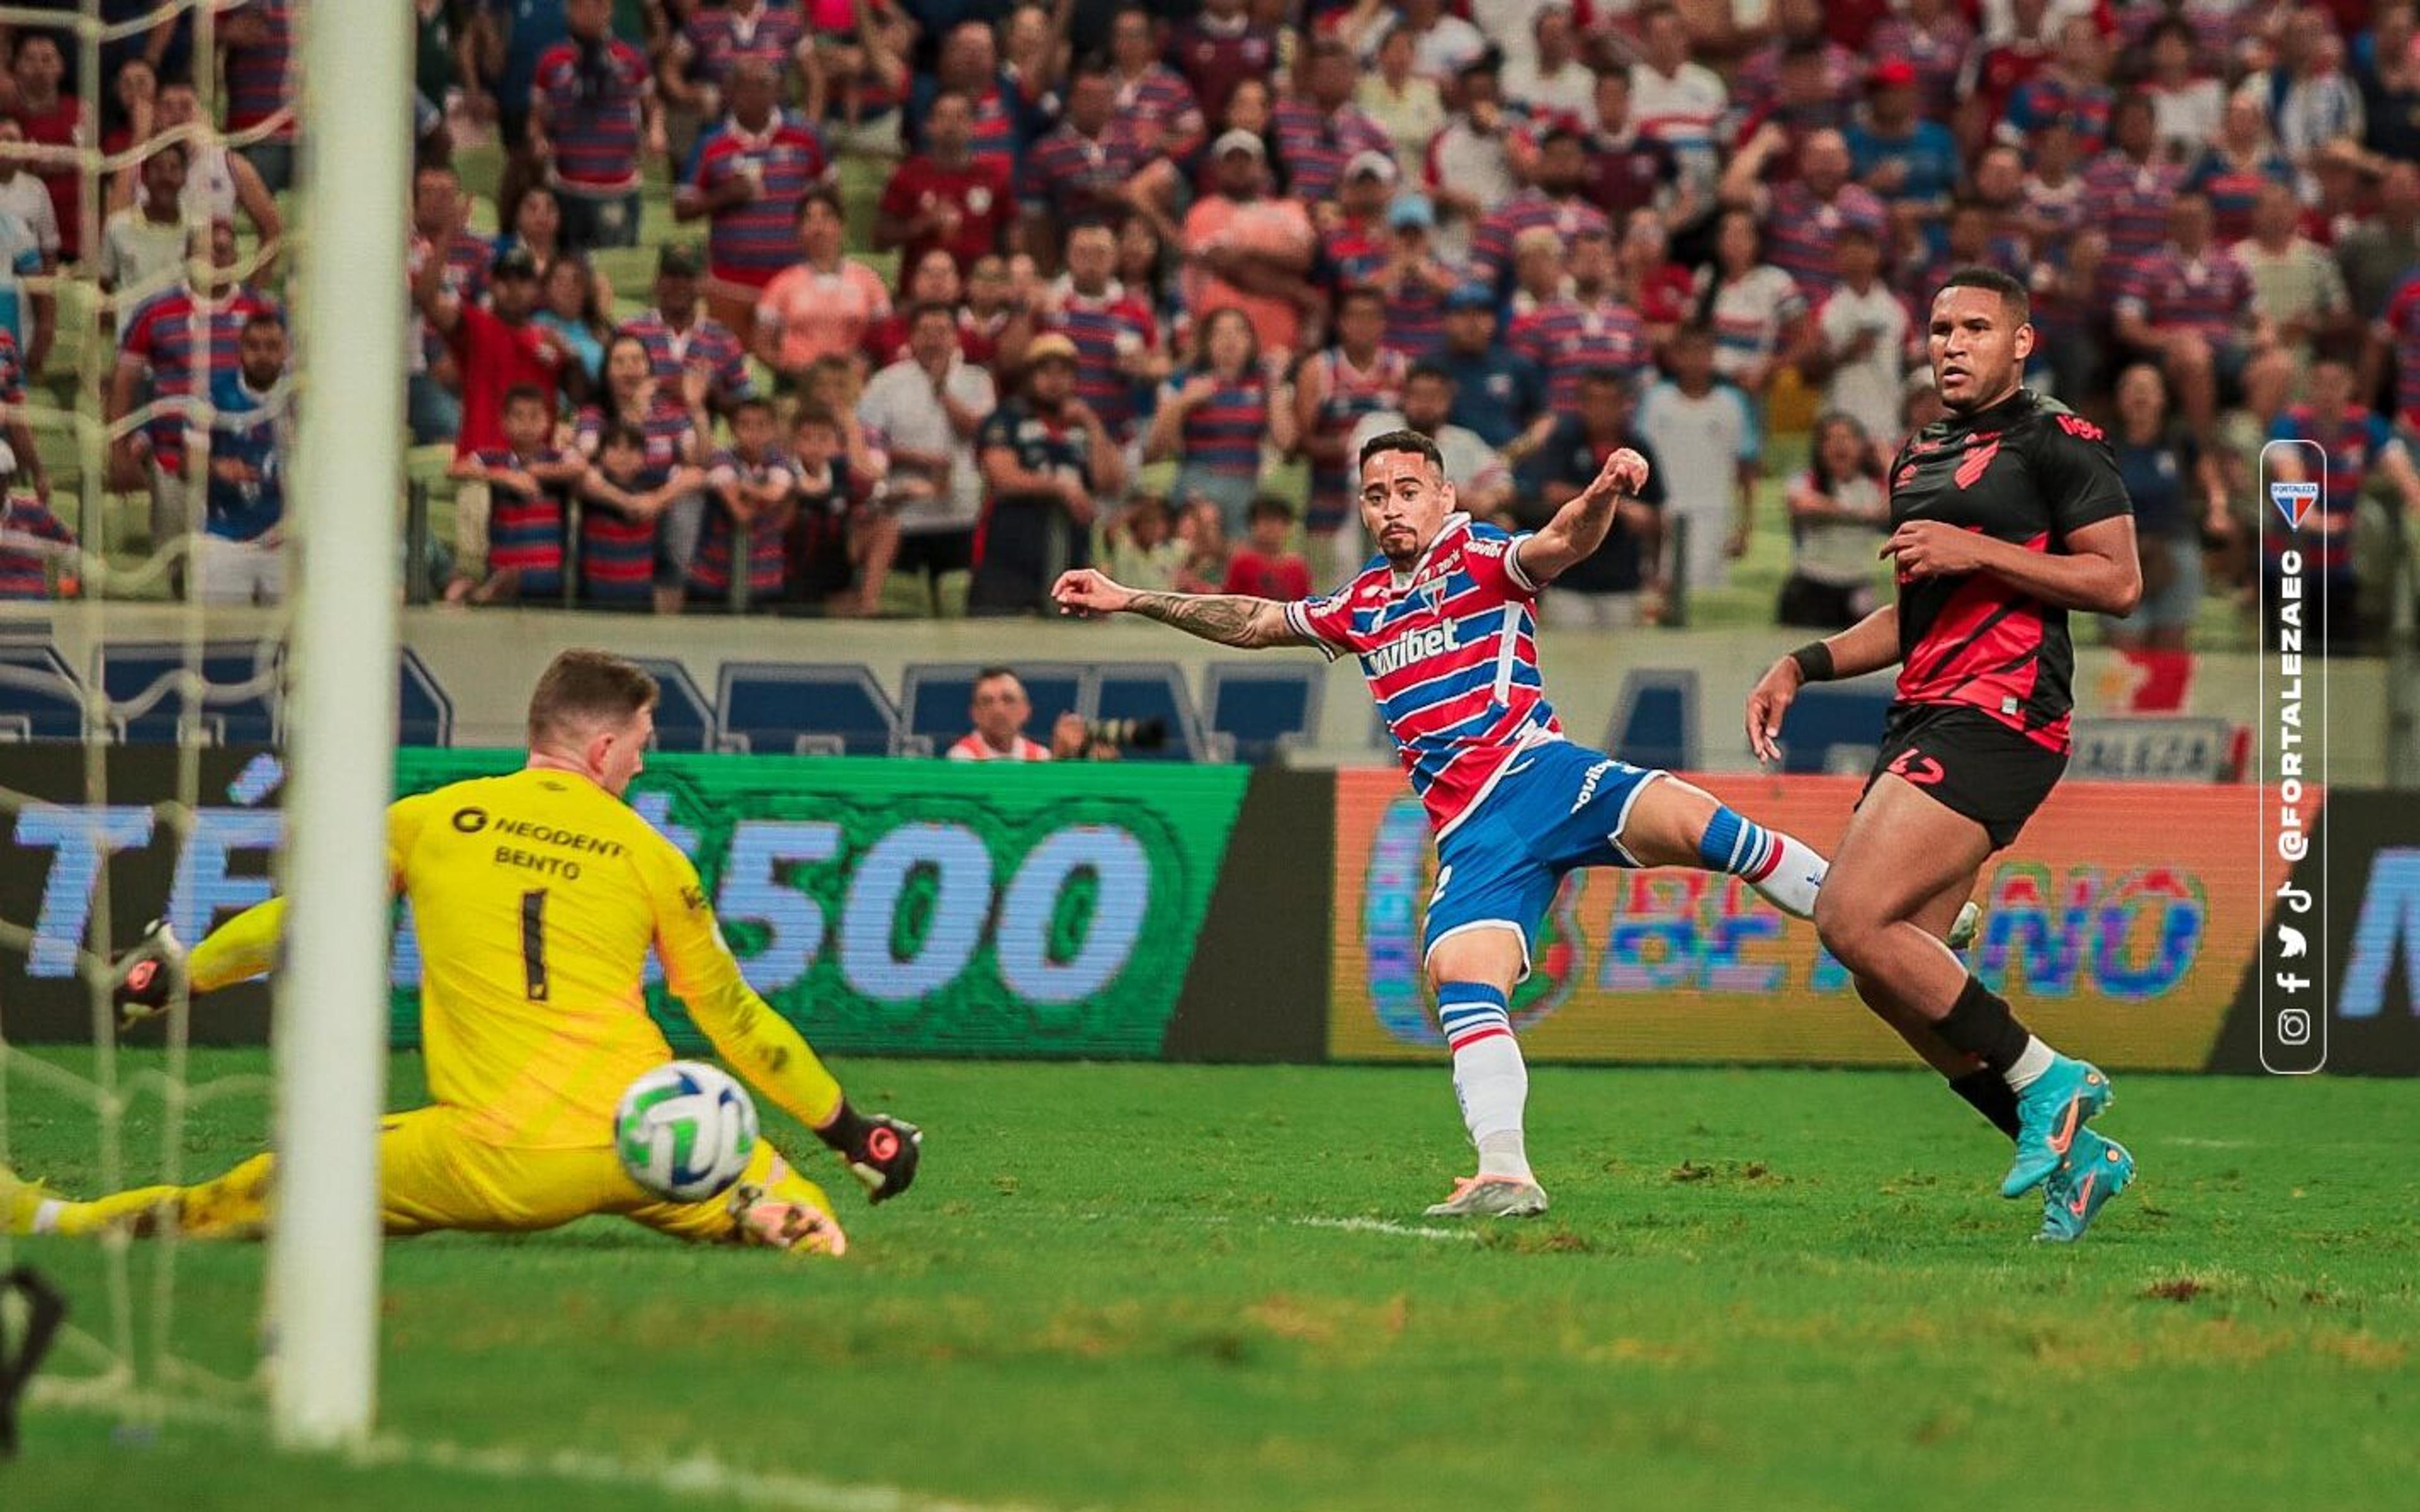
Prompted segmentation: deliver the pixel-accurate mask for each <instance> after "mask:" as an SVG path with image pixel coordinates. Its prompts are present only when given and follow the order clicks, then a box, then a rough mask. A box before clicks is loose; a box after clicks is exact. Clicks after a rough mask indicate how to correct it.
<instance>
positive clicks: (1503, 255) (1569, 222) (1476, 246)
mask: <svg viewBox="0 0 2420 1512" xmlns="http://www.w3.org/2000/svg"><path fill="white" fill-rule="evenodd" d="M1542 225H1543V226H1546V227H1548V228H1550V229H1552V230H1553V231H1554V233H1555V234H1556V235H1557V236H1559V237H1560V238H1562V239H1563V240H1564V242H1565V243H1566V244H1568V243H1569V242H1570V241H1572V239H1575V237H1577V236H1578V235H1579V234H1580V233H1581V232H1583V231H1593V232H1596V233H1598V234H1599V235H1604V236H1610V235H1611V234H1612V223H1611V222H1609V221H1607V220H1606V218H1605V212H1604V211H1603V210H1601V209H1598V208H1596V207H1595V206H1593V205H1591V204H1590V203H1589V202H1588V201H1586V200H1584V199H1581V198H1580V197H1579V196H1577V195H1576V194H1575V195H1574V196H1573V197H1571V198H1570V199H1556V198H1554V197H1553V196H1551V195H1549V194H1547V193H1546V192H1545V191H1544V190H1542V189H1536V188H1530V189H1525V190H1523V191H1521V192H1520V193H1517V194H1515V195H1513V196H1512V198H1511V199H1508V200H1506V201H1505V202H1504V203H1503V204H1501V205H1498V206H1497V207H1496V208H1495V209H1493V210H1491V211H1489V212H1488V215H1487V219H1485V220H1483V221H1481V222H1480V223H1479V229H1478V231H1477V232H1475V233H1474V234H1473V235H1472V237H1471V239H1470V264H1471V271H1472V273H1473V274H1475V275H1476V276H1477V277H1478V278H1479V279H1480V281H1481V282H1482V283H1485V284H1487V285H1491V286H1495V287H1501V286H1502V285H1503V284H1504V281H1505V280H1506V279H1508V278H1510V277H1512V243H1513V242H1515V241H1517V240H1518V239H1520V236H1521V233H1522V232H1524V231H1527V230H1529V229H1531V228H1532V227H1535V226H1542Z"/></svg>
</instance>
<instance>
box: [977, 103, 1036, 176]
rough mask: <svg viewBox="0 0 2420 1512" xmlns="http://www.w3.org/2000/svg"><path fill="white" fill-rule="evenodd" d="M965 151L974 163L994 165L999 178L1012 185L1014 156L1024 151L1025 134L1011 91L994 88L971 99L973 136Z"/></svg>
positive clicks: (1014, 166) (1014, 171) (1014, 167)
mask: <svg viewBox="0 0 2420 1512" xmlns="http://www.w3.org/2000/svg"><path fill="white" fill-rule="evenodd" d="M968 150H969V151H970V152H972V153H973V154H974V158H975V161H976V162H997V163H999V164H1000V165H1001V168H1003V169H1005V170H1006V172H1004V173H1003V174H1001V177H1002V178H1003V179H1004V180H1005V181H1007V182H1008V183H1012V184H1013V183H1015V182H1016V159H1017V154H1019V153H1020V152H1023V151H1024V150H1025V132H1024V130H1023V128H1022V126H1021V124H1020V123H1019V121H1018V119H1017V111H1016V93H1015V91H1013V90H1012V89H1010V88H1009V87H1008V86H1006V85H999V84H995V85H992V86H991V87H990V88H988V89H986V90H985V91H984V92H983V93H982V94H980V95H977V96H975V134H974V142H973V145H972V146H971V147H969V149H968Z"/></svg>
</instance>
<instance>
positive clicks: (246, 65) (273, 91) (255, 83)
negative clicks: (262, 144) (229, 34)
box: [221, 0, 294, 142]
mask: <svg viewBox="0 0 2420 1512" xmlns="http://www.w3.org/2000/svg"><path fill="white" fill-rule="evenodd" d="M238 8H239V9H240V10H241V11H243V12H248V13H250V14H251V15H255V16H257V17H259V18H260V21H261V23H262V25H263V27H264V29H265V32H266V35H265V36H264V38H263V39H262V40H261V41H260V42H259V43H257V44H256V45H255V46H251V47H238V46H237V45H235V44H234V43H232V42H230V43H228V44H227V50H226V87H227V104H226V129H227V131H229V132H237V131H241V132H246V133H249V132H251V131H252V130H253V129H254V128H255V127H257V126H259V125H260V124H261V123H262V122H264V121H274V122H275V124H274V125H273V126H271V128H270V130H269V131H265V132H262V133H260V134H259V135H249V134H248V135H247V136H246V138H245V140H247V141H256V142H257V141H267V142H291V141H292V140H294V18H293V15H292V9H293V8H292V6H291V5H289V4H288V0H241V3H240V6H239V7H238ZM221 9H222V11H225V10H227V9H228V8H226V7H221Z"/></svg>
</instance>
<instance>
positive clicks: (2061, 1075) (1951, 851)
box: [1815, 774, 2110, 1196]
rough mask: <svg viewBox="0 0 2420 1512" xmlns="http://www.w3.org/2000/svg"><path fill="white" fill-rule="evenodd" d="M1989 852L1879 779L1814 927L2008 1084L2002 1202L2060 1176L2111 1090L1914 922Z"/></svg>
mask: <svg viewBox="0 0 2420 1512" xmlns="http://www.w3.org/2000/svg"><path fill="white" fill-rule="evenodd" d="M1992 848H1993V846H1992V841H1991V838H1990V836H1989V835H1987V834H1986V833H1985V831H1984V830H1983V828H1982V826H1981V825H1978V824H1977V823H1976V822H1975V821H1973V820H1971V819H1968V818H1965V817H1964V816H1962V815H1961V814H1958V813H1955V812H1953V811H1951V810H1949V809H1947V808H1946V807H1944V806H1943V805H1941V804H1938V803H1935V802H1933V801H1932V800H1931V798H1929V797H1927V796H1926V795H1924V794H1922V793H1921V792H1919V791H1918V790H1917V789H1916V788H1914V787H1912V786H1910V785H1909V784H1908V783H1906V782H1905V781H1903V780H1901V779H1899V778H1897V777H1893V776H1889V775H1887V774H1886V775H1885V776H1883V777H1881V778H1879V779H1876V781H1875V783H1874V785H1873V786H1872V787H1871V788H1869V790H1868V791H1867V795H1866V799H1865V803H1864V805H1863V806H1862V807H1861V808H1860V809H1859V810H1858V812H1857V816H1856V818H1855V819H1854V821H1853V822H1852V823H1851V825H1850V828H1849V833H1848V835H1847V836H1846V837H1845V838H1844V839H1843V841H1842V842H1841V847H1840V854H1839V855H1838V856H1837V857H1836V858H1835V860H1834V863H1833V868H1832V871H1831V873H1830V875H1829V877H1828V878H1827V884H1828V885H1827V886H1826V887H1824V889H1823V899H1822V902H1821V903H1819V904H1818V906H1817V909H1816V918H1815V927H1816V930H1817V932H1818V933H1820V934H1821V935H1822V937H1823V944H1824V947H1825V948H1826V949H1829V950H1830V951H1831V952H1832V953H1833V955H1835V956H1837V957H1838V959H1839V961H1840V964H1843V965H1845V966H1847V967H1848V968H1849V970H1850V972H1851V974H1852V975H1854V976H1855V977H1859V978H1862V979H1865V980H1869V981H1871V982H1874V983H1876V984H1878V986H1879V987H1880V988H1881V990H1882V991H1884V992H1885V993H1886V994H1887V995H1889V996H1890V997H1892V998H1894V999H1896V1000H1897V1001H1899V1002H1900V1003H1903V1004H1906V1005H1908V1006H1909V1007H1910V1008H1911V1009H1913V1010H1914V1011H1916V1012H1918V1013H1920V1014H1922V1015H1923V1017H1924V1018H1925V1019H1926V1020H1927V1021H1928V1022H1929V1023H1930V1025H1931V1029H1932V1032H1933V1033H1934V1034H1936V1035H1938V1036H1939V1037H1940V1039H1941V1040H1942V1041H1943V1042H1945V1043H1946V1044H1947V1045H1948V1047H1949V1048H1950V1049H1952V1050H1955V1051H1958V1052H1960V1053H1962V1054H1964V1055H1967V1056H1972V1057H1975V1059H1977V1060H1978V1061H1980V1062H1981V1063H1982V1065H1983V1067H1984V1068H1985V1069H1986V1070H1988V1071H1990V1072H1993V1074H1995V1075H1997V1076H1999V1077H2000V1078H2001V1079H2002V1080H2003V1081H2005V1082H2006V1083H2007V1084H2008V1087H2009V1090H2010V1091H2011V1092H2013V1093H2014V1094H2015V1096H2016V1103H2017V1158H2016V1163H2015V1164H2014V1165H2011V1166H2010V1167H2009V1174H2008V1176H2007V1178H2006V1179H2005V1180H2002V1182H2001V1183H2000V1191H2001V1194H2002V1195H2003V1196H2022V1195H2023V1194H2024V1193H2025V1192H2028V1191H2031V1190H2032V1189H2033V1188H2034V1187H2036V1186H2039V1185H2040V1184H2041V1183H2042V1182H2043V1181H2044V1180H2047V1179H2048V1178H2049V1177H2050V1176H2051V1175H2052V1174H2053V1173H2055V1171H2057V1170H2058V1168H2059V1166H2060V1165H2061V1164H2062V1163H2063V1162H2064V1161H2065V1160H2066V1158H2067V1155H2068V1150H2069V1148H2070V1146H2071V1144H2072V1143H2073V1141H2074V1137H2075V1133H2076V1131H2077V1130H2078V1129H2080V1128H2082V1127H2083V1125H2084V1123H2085V1121H2086V1119H2090V1118H2092V1117H2093V1116H2094V1115H2095V1114H2097V1113H2099V1112H2100V1111H2101V1110H2102V1108H2104V1107H2106V1106H2107V1105H2108V1103H2109V1098H2110V1088H2109V1078H2108V1077H2106V1076H2104V1075H2102V1073H2101V1072H2100V1071H2099V1070H2098V1069H2097V1068H2095V1067H2093V1066H2090V1065H2088V1064H2086V1063H2085V1062H2084V1061H2081V1060H2074V1059H2071V1058H2070V1057H2065V1056H2062V1055H2059V1054H2058V1053H2057V1052H2055V1051H2054V1050H2052V1049H2051V1048H2050V1046H2048V1045H2046V1044H2044V1043H2043V1042H2042V1041H2040V1040H2038V1039H2036V1038H2035V1037H2034V1036H2033V1034H2032V1033H2031V1032H2030V1031H2029V1030H2027V1029H2026V1028H2025V1026H2024V1024H2022V1023H2020V1022H2019V1021H2018V1019H2017V1017H2016V1015H2015V1014H2014V1013H2013V1012H2012V1011H2010V1010H2009V1004H2008V1001H2007V1000H2006V999H2005V998H2003V997H2001V996H2000V995H1998V994H1996V993H1994V992H1993V991H1992V990H1991V989H1990V988H1989V987H1987V986H1985V985H1984V984H1983V982H1982V980H1980V979H1978V978H1977V977H1975V976H1973V975H1972V974H1970V973H1969V972H1968V971H1967V969H1966V965H1965V963H1964V962H1962V961H1961V960H1959V958H1958V957H1957V956H1956V955H1954V954H1952V953H1951V952H1950V951H1949V950H1948V949H1947V948H1946V947H1945V946H1944V945H1943V944H1942V942H1941V940H1940V939H1939V938H1938V937H1937V936H1936V935H1934V934H1933V933H1931V932H1929V931H1928V930H1926V929H1925V928H1924V927H1923V925H1922V924H1921V923H1920V922H1918V920H1919V919H1920V918H1922V917H1923V915H1924V912H1925V910H1926V908H1927V907H1928V906H1929V905H1930V904H1931V903H1932V902H1933V900H1936V899H1938V898H1939V897H1940V896H1941V895H1942V894H1944V893H1947V892H1952V891H1953V889H1954V890H1956V891H1957V892H1958V895H1962V891H1963V889H1964V888H1967V887H1971V886H1972V884H1973V880H1974V877H1975V874H1976V872H1978V870H1979V869H1980V868H1981V866H1982V864H1983V862H1984V861H1985V860H1986V859H1987V858H1988V857H1989V856H1990V855H1991V852H1992ZM1935 1005H1946V1006H1935Z"/></svg>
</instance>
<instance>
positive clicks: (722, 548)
mask: <svg viewBox="0 0 2420 1512" xmlns="http://www.w3.org/2000/svg"><path fill="white" fill-rule="evenodd" d="M821 418H822V420H823V428H824V430H825V431H826V432H827V433H828V434H829V438H830V440H831V441H833V442H834V443H837V441H838V439H839V436H838V432H837V431H836V430H834V429H833V427H832V425H831V416H830V414H825V415H823V416H822V417H821ZM804 423H805V417H804V416H803V415H802V416H800V428H801V429H804V428H805V424H804ZM777 434H778V431H777V427H776V426H775V424H774V423H773V407H772V406H771V405H768V404H767V403H766V402H765V401H764V400H762V399H742V400H740V401H739V403H738V405H737V407H735V408H734V409H732V411H731V444H730V445H729V446H726V447H724V448H723V449H722V450H721V451H720V452H717V453H715V454H714V457H713V460H712V461H710V462H709V463H707V465H706V525H705V529H704V531H703V532H702V533H701V534H700V536H699V538H698V543H697V563H696V565H695V566H693V567H691V568H690V579H689V580H690V587H691V588H694V589H695V590H696V591H697V593H698V594H699V595H700V596H701V597H703V598H704V599H705V600H706V602H707V603H710V604H715V605H725V604H729V603H730V602H731V582H732V558H733V555H734V554H735V548H736V546H737V542H738V540H739V538H740V536H741V535H742V534H743V533H744V534H745V535H746V537H747V542H748V562H747V568H746V570H747V574H748V596H747V599H746V602H745V605H743V606H742V607H752V606H756V605H763V604H770V603H772V602H773V601H774V600H776V599H778V598H780V597H781V596H782V583H783V549H782V538H783V532H784V531H785V530H786V529H787V528H788V526H789V523H790V521H789V513H790V509H791V507H792V504H793V502H794V500H793V495H794V494H795V492H796V491H797V488H798V484H799V476H798V473H797V471H795V470H794V469H793V466H792V464H791V462H790V460H789V458H787V457H785V456H783V455H782V452H781V447H780V446H779V445H778V444H777V441H776V436H777ZM842 570H843V577H842V583H843V585H844V586H845V585H846V582H847V578H846V567H845V564H844V566H843V569H842Z"/></svg>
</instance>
